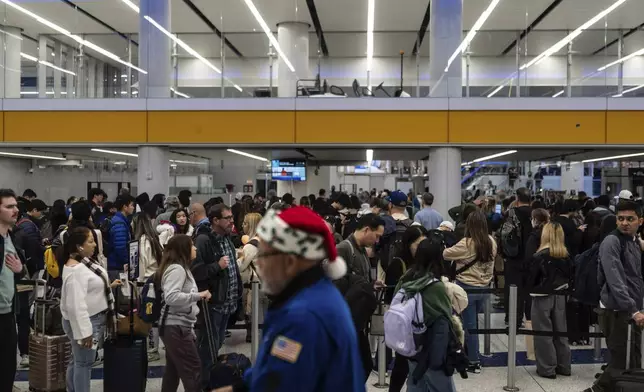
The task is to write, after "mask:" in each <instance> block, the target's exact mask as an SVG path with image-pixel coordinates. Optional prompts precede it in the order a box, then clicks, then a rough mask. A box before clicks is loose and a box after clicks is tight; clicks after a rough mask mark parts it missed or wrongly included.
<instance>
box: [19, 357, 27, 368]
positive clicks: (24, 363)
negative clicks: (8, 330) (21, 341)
mask: <svg viewBox="0 0 644 392" xmlns="http://www.w3.org/2000/svg"><path fill="white" fill-rule="evenodd" d="M20 367H21V368H23V369H24V368H28V367H29V355H22V356H21V357H20Z"/></svg>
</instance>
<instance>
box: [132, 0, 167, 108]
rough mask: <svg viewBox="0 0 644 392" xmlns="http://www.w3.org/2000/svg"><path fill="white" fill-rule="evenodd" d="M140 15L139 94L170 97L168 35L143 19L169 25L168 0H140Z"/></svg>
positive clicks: (152, 96) (164, 25)
mask: <svg viewBox="0 0 644 392" xmlns="http://www.w3.org/2000/svg"><path fill="white" fill-rule="evenodd" d="M140 7H141V12H140V14H139V15H140V19H139V67H140V68H142V69H144V70H146V71H147V72H148V74H147V75H146V74H143V73H139V96H140V97H141V98H169V97H170V87H171V86H172V80H171V79H172V65H171V61H170V60H171V59H170V57H171V55H170V54H171V49H170V38H168V36H166V35H165V34H164V33H163V32H161V31H160V30H159V29H157V28H156V27H154V26H153V25H152V24H151V23H150V22H148V21H147V20H146V19H145V16H148V17H149V18H151V19H153V20H154V21H155V22H157V23H158V24H159V25H161V26H162V27H163V28H164V29H166V30H167V31H171V28H170V0H141V3H140Z"/></svg>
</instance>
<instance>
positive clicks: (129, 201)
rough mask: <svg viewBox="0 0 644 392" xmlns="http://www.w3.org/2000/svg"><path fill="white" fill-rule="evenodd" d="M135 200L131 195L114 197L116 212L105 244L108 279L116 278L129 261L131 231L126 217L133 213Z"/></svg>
mask: <svg viewBox="0 0 644 392" xmlns="http://www.w3.org/2000/svg"><path fill="white" fill-rule="evenodd" d="M135 203H136V200H135V199H134V197H132V196H131V195H121V196H119V197H117V198H116V201H115V202H114V206H115V207H116V209H117V213H116V214H114V216H113V217H112V223H111V225H110V235H109V240H108V244H107V248H106V249H107V269H108V273H109V275H110V279H118V278H119V275H118V274H119V272H122V271H123V266H124V265H126V264H128V263H129V245H128V244H129V242H130V241H131V240H132V231H131V229H130V221H129V219H128V217H129V216H130V215H132V214H134V209H135Z"/></svg>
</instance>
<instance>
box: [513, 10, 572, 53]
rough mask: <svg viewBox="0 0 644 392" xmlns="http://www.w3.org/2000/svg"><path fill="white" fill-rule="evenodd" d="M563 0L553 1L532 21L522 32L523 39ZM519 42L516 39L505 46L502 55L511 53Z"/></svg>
mask: <svg viewBox="0 0 644 392" xmlns="http://www.w3.org/2000/svg"><path fill="white" fill-rule="evenodd" d="M562 1H563V0H555V1H553V2H552V4H550V5H549V6H548V8H546V9H545V10H544V11H543V12H542V13H541V14H540V15H539V16H537V18H536V19H535V20H534V21H533V22H532V23H530V26H528V28H526V29H525V30H523V31H522V32H521V35H520V38H521V39H522V40H523V39H524V38H525V37H526V36H527V35H528V34H530V32H531V31H532V30H533V29H534V28H535V27H537V26H538V25H539V23H541V22H542V21H543V20H544V19H545V18H546V16H548V15H549V14H550V13H551V12H552V11H554V9H555V8H557V6H558V5H559V4H561V2H562ZM517 43H518V42H517V40H516V39H515V40H514V41H512V43H511V44H510V45H508V47H507V48H505V50H504V51H503V53H501V55H502V56H505V55H506V54H508V53H510V51H511V50H512V49H513V48H514V47H515V46H517Z"/></svg>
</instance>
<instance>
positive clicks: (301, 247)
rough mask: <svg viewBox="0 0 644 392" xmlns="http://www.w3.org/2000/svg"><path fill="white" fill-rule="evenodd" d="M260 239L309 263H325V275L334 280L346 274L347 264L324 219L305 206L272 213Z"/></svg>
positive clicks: (259, 233) (262, 224)
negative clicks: (340, 254)
mask: <svg viewBox="0 0 644 392" xmlns="http://www.w3.org/2000/svg"><path fill="white" fill-rule="evenodd" d="M257 236H258V237H259V238H261V239H262V241H265V242H266V243H268V244H269V245H270V246H271V247H273V248H275V249H277V250H279V251H281V252H284V253H289V254H293V255H297V256H300V257H302V258H305V259H307V260H314V261H320V262H322V261H323V260H326V262H324V263H323V267H324V272H325V273H326V275H327V276H328V277H329V278H330V279H332V280H336V279H340V278H341V277H343V276H344V275H345V274H346V272H347V264H346V263H345V261H344V260H343V259H342V258H341V257H339V256H338V251H337V250H336V248H335V240H334V239H333V234H332V233H331V231H329V228H328V227H327V225H326V223H325V222H324V220H323V219H322V218H321V217H320V216H319V215H318V214H316V213H315V212H313V211H312V210H310V209H308V208H306V207H291V208H288V209H286V210H283V211H279V212H277V211H274V210H269V211H268V212H267V213H266V216H265V217H264V219H262V220H261V221H260V222H259V225H258V226H257Z"/></svg>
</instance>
